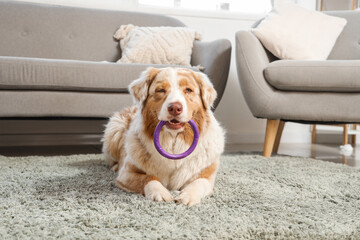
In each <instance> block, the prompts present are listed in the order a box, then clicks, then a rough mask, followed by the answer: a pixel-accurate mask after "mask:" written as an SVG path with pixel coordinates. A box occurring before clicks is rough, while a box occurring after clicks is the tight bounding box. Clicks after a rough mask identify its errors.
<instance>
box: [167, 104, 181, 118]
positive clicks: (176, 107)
mask: <svg viewBox="0 0 360 240" xmlns="http://www.w3.org/2000/svg"><path fill="white" fill-rule="evenodd" d="M182 111H183V106H182V105H181V103H179V102H174V103H170V104H169V105H168V112H169V113H170V114H171V115H173V116H177V115H179V114H180V113H182Z"/></svg>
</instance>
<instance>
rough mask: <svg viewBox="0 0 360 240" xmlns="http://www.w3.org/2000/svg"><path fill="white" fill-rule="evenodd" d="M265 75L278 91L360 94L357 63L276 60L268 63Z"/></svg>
mask: <svg viewBox="0 0 360 240" xmlns="http://www.w3.org/2000/svg"><path fill="white" fill-rule="evenodd" d="M264 75H265V79H266V81H267V82H268V83H270V85H272V86H273V87H274V88H276V89H279V90H287V91H306V92H357V93H359V92H360V78H359V76H360V60H327V61H294V60H292V61H291V60H279V61H275V62H272V63H270V64H269V65H268V67H266V68H265V70H264Z"/></svg>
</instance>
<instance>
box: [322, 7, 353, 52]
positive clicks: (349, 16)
mask: <svg viewBox="0 0 360 240" xmlns="http://www.w3.org/2000/svg"><path fill="white" fill-rule="evenodd" d="M327 14H329V15H332V16H337V17H341V18H345V19H346V20H347V23H346V26H345V27H344V29H343V31H342V32H341V34H340V36H339V37H338V39H337V40H336V43H335V46H334V48H333V50H332V51H331V53H330V55H329V57H328V59H360V10H355V11H337V12H327Z"/></svg>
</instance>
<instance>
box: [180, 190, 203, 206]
mask: <svg viewBox="0 0 360 240" xmlns="http://www.w3.org/2000/svg"><path fill="white" fill-rule="evenodd" d="M175 202H176V203H178V204H184V205H185V206H189V207H190V206H192V205H195V204H198V203H200V202H201V196H200V195H199V194H197V193H195V192H193V191H187V190H186V189H184V190H183V191H182V192H181V193H180V194H179V196H177V197H176V198H175Z"/></svg>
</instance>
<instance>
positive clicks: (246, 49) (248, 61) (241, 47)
mask: <svg viewBox="0 0 360 240" xmlns="http://www.w3.org/2000/svg"><path fill="white" fill-rule="evenodd" d="M235 42H236V67H237V73H238V78H239V81H240V86H241V90H242V93H243V95H244V98H245V101H246V103H247V105H248V107H249V108H250V111H251V112H252V114H253V115H254V116H255V117H264V116H262V112H263V109H266V108H267V106H269V104H270V102H271V98H272V96H273V95H274V91H275V90H274V89H273V88H272V87H271V86H270V85H269V84H268V83H267V81H266V80H265V78H264V69H265V68H266V67H267V66H268V65H269V63H270V62H271V61H272V60H274V59H273V58H274V57H273V56H271V55H270V54H269V53H268V52H267V51H266V50H265V49H264V47H263V46H262V44H261V43H260V41H259V40H258V39H257V38H256V36H255V35H254V34H252V33H251V32H249V31H239V32H237V33H236V35H235Z"/></svg>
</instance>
